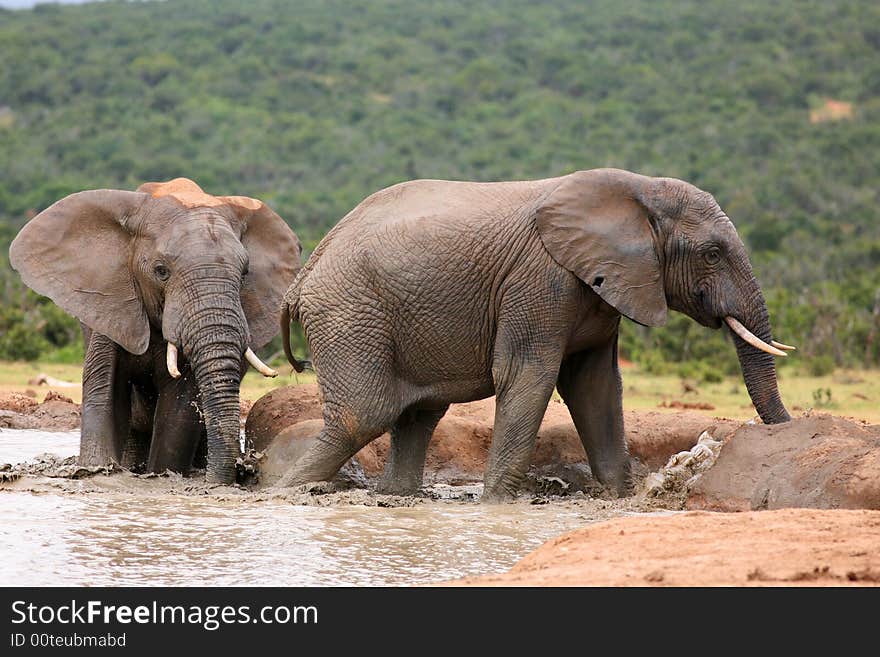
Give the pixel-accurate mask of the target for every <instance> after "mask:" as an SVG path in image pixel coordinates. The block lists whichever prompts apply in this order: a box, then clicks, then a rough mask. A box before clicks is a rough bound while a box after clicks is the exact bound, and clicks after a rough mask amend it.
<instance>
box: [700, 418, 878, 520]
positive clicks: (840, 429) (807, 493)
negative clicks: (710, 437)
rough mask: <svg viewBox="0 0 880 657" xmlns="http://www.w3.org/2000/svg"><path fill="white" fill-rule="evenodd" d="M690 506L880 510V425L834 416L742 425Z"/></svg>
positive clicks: (703, 507) (706, 507)
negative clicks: (781, 422) (769, 423)
mask: <svg viewBox="0 0 880 657" xmlns="http://www.w3.org/2000/svg"><path fill="white" fill-rule="evenodd" d="M716 437H717V436H716ZM687 506H688V508H691V509H709V510H716V511H742V510H747V509H781V508H785V507H811V508H817V509H837V508H840V509H880V425H873V426H872V425H866V424H861V423H857V422H853V421H851V420H847V419H844V418H839V417H833V416H831V415H812V416H809V417H801V418H797V419H795V420H793V421H791V422H786V423H785V424H776V425H771V426H767V425H763V424H747V425H743V426H742V427H740V428H739V429H738V430H737V431H736V432H735V433H734V434H733V435H731V436H730V437H729V438H728V440H727V441H726V442H725V444H724V447H723V448H722V449H721V453H720V454H719V456H718V459H717V460H716V461H715V464H714V465H713V466H712V467H711V468H710V469H709V471H708V472H706V473H705V474H704V475H703V476H702V477H700V479H699V480H698V481H696V483H695V484H694V486H693V488H692V489H691V492H690V496H689V498H688V501H687Z"/></svg>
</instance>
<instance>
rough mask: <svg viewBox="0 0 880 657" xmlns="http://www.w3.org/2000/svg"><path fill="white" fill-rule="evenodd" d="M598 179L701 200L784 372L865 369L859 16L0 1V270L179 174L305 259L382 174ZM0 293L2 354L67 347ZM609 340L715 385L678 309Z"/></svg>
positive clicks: (876, 29) (762, 8)
mask: <svg viewBox="0 0 880 657" xmlns="http://www.w3.org/2000/svg"><path fill="white" fill-rule="evenodd" d="M603 166H614V167H621V168H625V169H631V170H635V171H639V172H641V173H645V174H651V175H666V176H674V177H678V178H683V179H685V180H688V181H690V182H692V183H694V184H695V185H697V186H699V187H701V188H703V189H705V190H707V191H710V192H711V193H713V194H714V195H715V197H716V198H717V199H718V201H719V202H720V204H721V206H722V207H723V208H725V210H726V211H727V213H728V214H729V215H730V217H731V218H732V219H733V221H734V223H735V224H736V225H737V227H738V229H739V231H740V234H741V235H742V236H743V238H744V240H745V242H746V244H747V246H748V247H749V249H750V252H751V254H752V259H753V263H754V265H755V269H756V272H757V274H758V277H759V279H760V280H761V282H762V283H763V286H764V289H765V292H766V296H767V298H768V302H769V307H770V312H771V317H772V321H773V324H774V327H775V329H774V332H775V334H777V335H778V337H779V339H781V340H782V341H784V342H790V343H795V344H797V345H798V346H799V347H800V348H801V351H800V352H798V354H799V356H798V357H797V358H794V359H789V360H790V361H798V362H799V363H801V366H802V367H805V368H808V369H809V370H810V371H812V372H813V373H824V372H826V371H828V370H830V369H833V368H834V367H835V366H838V365H848V366H852V365H868V366H876V365H878V364H880V344H878V343H880V338H878V335H877V333H878V324H880V293H878V290H880V222H878V212H877V196H878V189H880V186H878V184H877V183H878V172H880V3H877V2H871V1H868V0H858V1H849V2H840V1H829V0H787V1H785V2H774V3H768V2H764V1H763V0H741V1H739V2H735V3H733V2H724V1H721V0H708V1H707V0H701V1H681V0H630V1H628V2H619V1H617V0H613V1H609V0H595V1H592V2H583V1H582V0H556V1H554V2H546V3H538V2H533V1H531V0H507V1H505V2H480V3H473V2H465V1H458V0H430V1H427V0H424V1H414V0H344V1H343V0H297V1H296V2H288V1H287V0H252V1H250V2H248V3H246V4H243V3H240V2H237V1H236V0H180V1H171V2H143V3H125V2H105V3H98V4H88V5H79V6H56V5H40V6H38V7H37V8H36V9H34V10H32V11H3V10H0V245H2V247H3V248H2V252H3V256H2V257H3V258H5V257H6V252H7V246H8V243H9V241H10V240H11V239H12V237H14V235H15V233H16V232H17V230H18V229H19V228H20V227H21V226H22V225H23V224H24V222H25V221H27V219H28V218H30V217H33V216H34V215H35V214H36V213H37V212H39V211H40V210H42V209H44V208H45V207H47V206H48V205H50V204H51V203H53V202H54V201H56V200H58V199H59V198H61V197H63V196H65V195H66V194H69V193H72V192H76V191H80V190H83V189H89V188H100V187H112V188H123V189H134V188H135V187H137V186H138V185H139V184H140V183H142V182H144V181H151V180H166V179H170V178H173V177H176V176H187V177H190V178H193V179H195V180H196V181H197V182H198V183H199V184H201V185H202V187H204V188H205V189H206V190H207V191H209V192H213V193H217V194H221V193H222V194H246V195H250V196H255V197H259V198H261V199H263V200H264V201H266V202H268V203H269V204H270V205H272V206H273V207H274V208H275V209H276V210H277V211H278V212H279V213H280V214H281V215H282V216H283V217H284V218H285V219H286V220H287V221H288V222H289V223H290V225H291V226H292V227H293V228H294V229H295V230H296V231H297V233H298V234H299V236H300V238H301V239H302V241H303V243H304V245H305V247H306V248H307V250H310V249H312V248H314V246H315V245H316V244H317V242H318V241H319V240H320V238H321V236H322V235H323V234H324V233H325V232H326V231H327V229H328V228H329V227H330V226H332V225H333V224H334V223H335V222H336V221H337V220H338V219H339V218H341V217H342V216H343V215H344V214H345V213H346V212H347V211H348V210H350V209H351V208H352V207H353V206H354V205H356V204H357V203H358V202H359V201H360V200H361V199H362V198H363V197H365V196H366V195H368V194H370V193H371V192H373V191H375V190H377V189H379V188H382V187H385V186H387V185H390V184H393V183H396V182H399V181H401V180H406V179H412V178H452V179H467V180H508V179H529V178H543V177H550V176H557V175H561V174H564V173H568V172H570V171H574V170H577V169H588V168H594V167H603ZM0 295H2V316H0V358H42V357H45V358H54V359H77V358H78V357H79V356H80V354H81V345H80V339H79V336H78V326H77V323H76V322H75V321H74V320H72V319H70V318H67V317H66V316H64V315H63V313H60V311H58V310H57V308H55V307H54V306H53V305H52V304H51V303H48V302H46V301H45V300H41V299H39V298H38V297H36V296H35V295H33V294H32V293H29V292H27V291H26V290H25V289H24V288H23V286H22V285H21V282H20V280H19V279H18V276H17V275H16V274H15V273H14V272H13V271H12V270H11V269H10V268H9V267H8V263H7V262H5V261H4V262H2V263H0ZM624 324H625V325H626V326H625V328H624V330H623V333H622V342H621V352H622V355H623V356H624V357H625V358H628V359H630V360H634V361H636V362H638V363H639V364H640V365H641V366H643V367H644V368H645V369H647V370H648V371H654V372H658V373H671V372H678V373H680V374H682V375H683V376H689V377H698V378H702V379H705V380H713V379H714V378H716V377H718V376H719V375H721V374H724V373H726V372H734V371H736V367H737V366H736V358H735V354H734V352H733V349H732V348H731V346H730V345H726V344H725V342H726V338H725V337H724V333H723V332H720V331H718V332H712V331H708V330H706V329H704V328H702V327H700V326H698V325H697V324H696V323H694V322H693V321H691V320H689V319H688V318H686V317H683V316H672V317H671V321H670V323H669V326H668V327H665V328H663V329H653V330H650V331H649V330H647V329H643V328H642V327H638V326H635V325H633V324H632V323H630V322H624ZM299 339H300V341H301V336H300V338H299ZM276 342H277V341H276ZM277 346H278V345H277V344H273V345H272V348H273V349H274V348H277ZM270 351H271V349H270Z"/></svg>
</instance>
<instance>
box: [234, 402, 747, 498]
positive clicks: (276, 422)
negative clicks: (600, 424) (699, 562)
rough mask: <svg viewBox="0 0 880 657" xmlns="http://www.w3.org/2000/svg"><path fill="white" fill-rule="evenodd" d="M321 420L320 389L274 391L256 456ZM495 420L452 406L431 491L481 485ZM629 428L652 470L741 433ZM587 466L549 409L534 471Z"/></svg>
mask: <svg viewBox="0 0 880 657" xmlns="http://www.w3.org/2000/svg"><path fill="white" fill-rule="evenodd" d="M320 417H321V406H320V399H319V394H318V389H317V387H316V386H314V385H308V386H288V387H285V388H278V389H276V390H273V391H272V392H270V393H269V394H267V395H265V396H263V397H261V398H260V399H259V400H258V401H257V402H256V403H255V404H254V406H253V408H252V409H251V413H250V415H249V416H248V420H247V424H246V427H245V432H246V436H247V438H248V440H249V441H251V442H252V443H253V445H254V448H255V449H257V450H259V451H266V450H267V449H268V447H269V445H270V444H271V443H272V441H273V439H274V438H275V436H280V435H281V434H282V433H283V434H284V435H285V436H286V437H285V438H284V441H285V443H286V442H288V441H289V439H290V437H291V436H298V437H299V439H308V438H310V437H313V436H314V435H316V434H317V432H318V431H320V429H321V426H322V425H321V423H320V421H315V420H319V418H320ZM494 418H495V399H494V398H489V399H483V400H480V401H475V402H470V403H468V404H453V405H452V406H451V407H450V409H449V411H448V412H447V414H446V415H445V416H444V417H443V419H442V420H441V421H440V423H439V424H438V425H437V429H436V430H435V432H434V437H433V439H432V440H431V443H430V444H429V446H428V455H427V460H426V465H425V483H426V484H433V483H449V484H462V483H467V482H474V481H481V480H482V478H483V472H484V470H485V467H486V459H487V457H488V453H489V445H490V443H491V442H492V425H493V422H494ZM624 421H625V426H626V439H627V444H628V446H629V450H630V453H631V454H632V455H633V456H634V457H636V458H638V459H639V460H640V461H642V462H643V463H644V464H645V465H646V466H647V467H648V468H651V469H656V468H658V467H660V466H661V465H663V464H664V463H665V462H666V460H667V459H668V458H669V457H670V455H672V454H675V453H677V452H680V451H682V450H687V449H690V448H691V447H693V446H694V445H695V444H696V442H697V439H698V437H699V436H700V434H701V433H702V432H703V431H705V430H708V431H709V432H710V433H711V434H712V435H713V436H715V437H716V438H719V439H720V438H723V437H725V436H727V435H729V434H730V433H732V432H733V430H734V429H735V428H736V427H737V426H738V423H736V422H733V421H730V420H718V419H715V420H712V419H710V418H706V417H705V416H703V415H700V414H697V413H676V414H669V413H659V412H652V411H649V412H643V411H628V412H627V413H626V414H625V418H624ZM389 445H390V437H389V436H388V434H385V435H383V436H381V437H380V438H378V439H377V440H375V441H373V442H372V443H370V444H369V445H367V446H366V447H365V448H364V449H362V450H361V451H360V452H359V453H358V454H357V460H358V462H359V463H360V465H361V466H362V467H363V470H364V473H365V474H366V475H367V476H369V477H375V476H378V475H379V474H381V472H382V469H383V468H384V465H385V459H386V456H387V454H388V449H389ZM302 451H303V450H302V449H300V448H296V449H293V448H290V447H289V446H288V447H285V448H284V449H279V450H276V451H275V452H273V453H272V454H271V455H269V458H268V459H267V460H266V462H265V463H266V464H267V465H268V467H269V468H271V469H272V471H273V472H274V470H275V469H285V468H287V467H289V465H290V464H292V463H293V461H292V460H290V459H294V460H295V457H298V456H299V455H300V454H301V452H302ZM274 458H281V459H284V463H283V464H280V465H278V467H277V468H276V464H272V463H269V461H271V460H272V459H274ZM586 463H587V457H586V454H585V453H584V448H583V446H582V445H581V441H580V438H579V437H578V434H577V430H576V429H575V427H574V424H573V423H572V421H571V417H570V415H569V413H568V408H567V407H566V406H565V404H563V403H561V402H559V401H553V402H551V403H550V404H549V405H548V407H547V412H546V413H545V415H544V421H543V423H542V424H541V428H540V430H539V432H538V440H537V444H536V447H535V455H534V457H533V459H532V464H533V466H534V467H535V468H537V469H539V470H540V469H541V468H546V467H554V468H559V467H565V466H578V465H581V466H583V465H585V464H586ZM583 469H584V468H581V470H583ZM569 470H571V468H569ZM587 470H588V469H587ZM572 472H574V471H572ZM578 473H580V470H578V471H577V472H574V474H576V475H578V476H576V477H575V478H576V479H579V480H580V479H584V481H583V482H580V484H579V485H578V486H577V489H579V490H583V489H585V488H584V486H587V487H589V484H588V482H586V479H588V478H589V477H581V476H580V475H579V474H578ZM569 474H571V473H569ZM587 474H589V473H588V471H587ZM273 476H274V475H273ZM581 484H583V485H581Z"/></svg>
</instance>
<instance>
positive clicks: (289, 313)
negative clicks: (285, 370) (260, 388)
mask: <svg viewBox="0 0 880 657" xmlns="http://www.w3.org/2000/svg"><path fill="white" fill-rule="evenodd" d="M291 319H293V320H295V321H298V320H299V311H298V309H297V307H296V304H295V303H294V304H293V306H292V307H291V304H290V303H288V301H287V300H286V299H285V300H284V302H283V303H282V304H281V343H282V345H283V346H284V355H285V356H287V361H288V362H289V363H290V364H291V365H293V369H294V370H295V371H297V372H302V371H303V370H307V369H309V370H313V371H314V368H313V367H312V363H311V361H308V360H299V359H298V358H297V357H296V356H294V355H293V349H291V347H290V320H291Z"/></svg>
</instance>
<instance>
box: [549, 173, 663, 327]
mask: <svg viewBox="0 0 880 657" xmlns="http://www.w3.org/2000/svg"><path fill="white" fill-rule="evenodd" d="M650 181H651V179H650V178H647V177H646V176H640V175H638V174H634V173H630V172H628V171H621V170H619V169H594V170H592V171H578V172H577V173H573V174H571V175H570V176H566V177H565V178H563V180H562V182H560V184H559V185H558V186H557V187H556V188H555V189H554V190H553V191H552V192H551V193H550V194H549V196H548V197H547V198H546V199H545V200H544V201H543V203H542V204H541V205H540V206H539V208H538V210H537V215H536V225H537V229H538V233H539V234H540V236H541V241H542V242H543V243H544V247H545V248H546V249H547V251H548V252H549V253H550V255H551V256H552V258H553V259H554V260H555V261H556V262H557V263H558V264H559V265H561V266H562V267H565V268H566V269H568V270H569V271H571V272H572V273H574V274H575V275H576V276H577V277H578V278H580V279H581V280H582V281H583V282H584V283H586V284H587V285H589V286H590V287H591V288H592V290H593V291H594V292H596V294H598V295H599V296H600V297H602V299H603V300H605V302H606V303H608V304H610V305H611V306H613V307H614V308H616V309H617V310H618V312H620V313H621V314H622V315H626V316H627V317H629V318H630V319H632V320H633V321H636V322H638V323H639V324H644V325H646V326H662V325H663V324H665V323H666V313H667V307H666V294H665V292H664V289H663V276H662V272H661V270H660V259H659V257H658V255H657V248H656V245H655V241H654V232H653V230H652V227H651V221H650V213H649V210H648V208H647V207H646V206H645V205H644V204H643V202H642V201H641V200H640V199H643V198H646V196H647V192H648V191H649V185H650Z"/></svg>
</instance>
